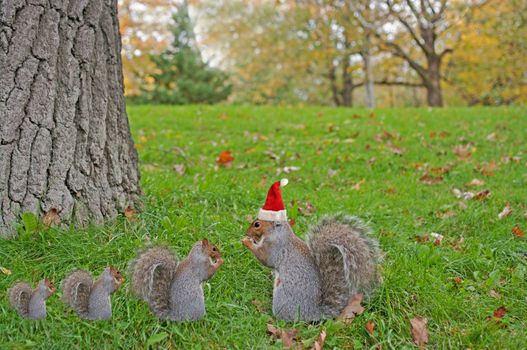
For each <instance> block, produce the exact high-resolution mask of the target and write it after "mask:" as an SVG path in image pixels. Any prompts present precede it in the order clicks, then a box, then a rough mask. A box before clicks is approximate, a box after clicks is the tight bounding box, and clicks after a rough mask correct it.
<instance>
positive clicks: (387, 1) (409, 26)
mask: <svg viewBox="0 0 527 350" xmlns="http://www.w3.org/2000/svg"><path fill="white" fill-rule="evenodd" d="M385 2H386V5H388V9H389V10H390V13H391V14H392V15H394V16H395V17H397V19H398V20H399V22H400V23H401V24H402V25H403V26H404V27H405V28H406V30H407V31H408V33H410V36H411V37H412V39H414V41H415V43H416V44H417V45H418V46H419V47H420V48H421V50H423V51H424V52H425V53H426V54H429V53H430V52H429V50H428V48H427V47H426V46H425V45H424V44H423V43H422V41H421V39H420V38H419V37H418V36H417V33H416V32H415V31H414V30H413V29H412V26H411V25H410V23H408V22H407V21H406V20H405V19H404V18H402V16H401V14H400V13H399V12H397V11H395V10H394V8H393V4H392V3H391V1H390V0H386V1H385Z"/></svg>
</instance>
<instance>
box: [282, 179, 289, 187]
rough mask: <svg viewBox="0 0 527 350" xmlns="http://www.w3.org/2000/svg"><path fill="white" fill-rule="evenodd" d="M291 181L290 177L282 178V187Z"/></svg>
mask: <svg viewBox="0 0 527 350" xmlns="http://www.w3.org/2000/svg"><path fill="white" fill-rule="evenodd" d="M288 183H289V180H288V179H282V180H280V187H284V186H286V185H287V184H288Z"/></svg>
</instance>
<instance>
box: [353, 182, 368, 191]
mask: <svg viewBox="0 0 527 350" xmlns="http://www.w3.org/2000/svg"><path fill="white" fill-rule="evenodd" d="M365 182H366V179H362V180H360V181H359V182H357V183H356V184H354V185H352V186H351V188H352V189H354V190H355V191H358V190H360V187H361V186H362V184H364V183H365Z"/></svg>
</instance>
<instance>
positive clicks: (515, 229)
mask: <svg viewBox="0 0 527 350" xmlns="http://www.w3.org/2000/svg"><path fill="white" fill-rule="evenodd" d="M512 233H514V235H515V236H516V237H518V238H519V237H523V236H525V232H523V231H522V229H521V228H519V227H518V226H516V227H513V228H512Z"/></svg>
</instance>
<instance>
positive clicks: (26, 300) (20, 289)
mask: <svg viewBox="0 0 527 350" xmlns="http://www.w3.org/2000/svg"><path fill="white" fill-rule="evenodd" d="M7 294H8V296H9V302H10V304H11V305H12V306H13V307H14V308H15V310H16V311H17V312H18V314H19V315H20V316H21V317H23V318H26V319H29V320H42V319H45V318H46V300H47V299H48V298H49V296H50V295H51V293H50V292H49V290H48V288H47V286H46V283H45V281H44V280H43V281H40V282H39V284H38V286H37V288H35V290H32V289H31V286H30V285H29V284H28V283H27V282H17V283H15V285H13V287H11V288H10V289H8V290H7Z"/></svg>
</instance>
